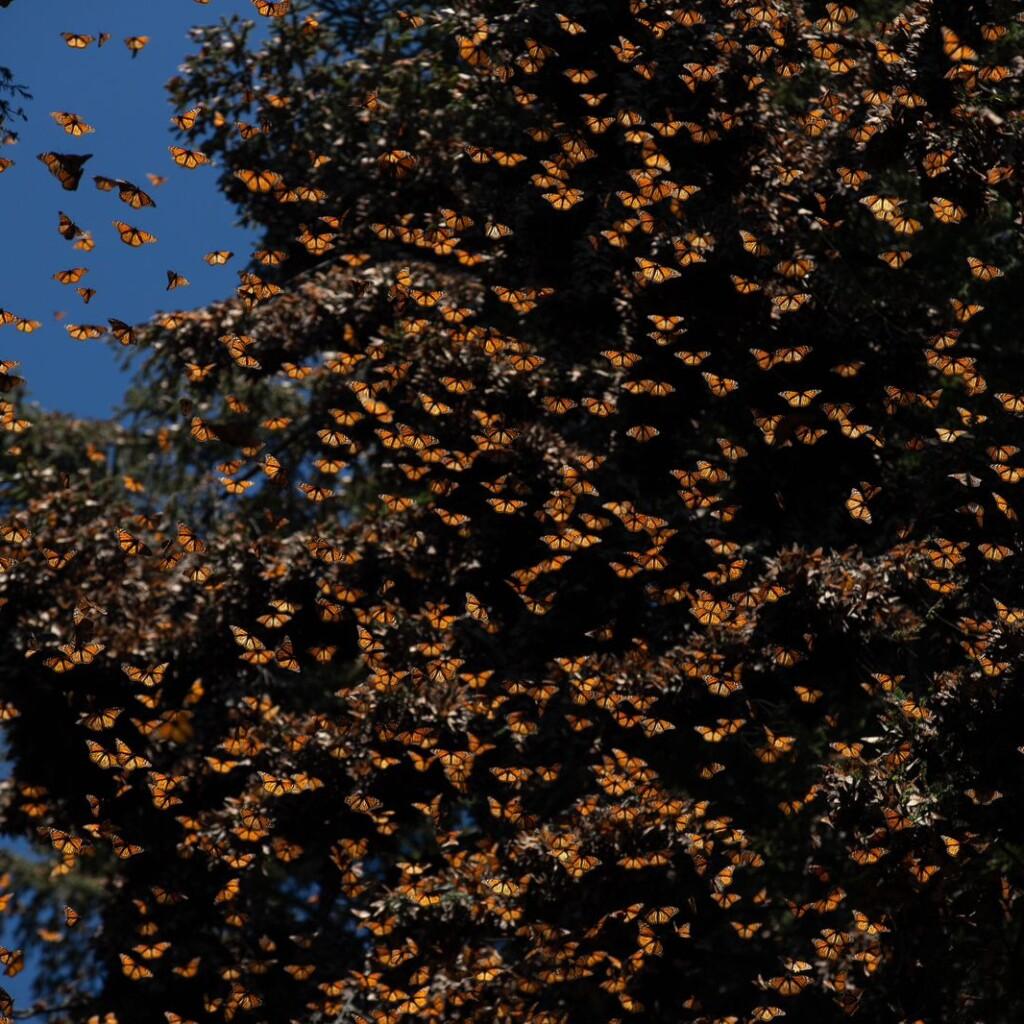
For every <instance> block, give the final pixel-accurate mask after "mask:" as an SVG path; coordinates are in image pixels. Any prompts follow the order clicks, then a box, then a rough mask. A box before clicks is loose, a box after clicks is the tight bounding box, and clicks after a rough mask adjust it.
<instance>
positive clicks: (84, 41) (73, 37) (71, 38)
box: [60, 32, 96, 50]
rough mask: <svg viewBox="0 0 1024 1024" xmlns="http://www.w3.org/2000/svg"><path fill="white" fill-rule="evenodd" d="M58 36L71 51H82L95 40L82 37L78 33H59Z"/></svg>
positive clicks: (86, 36) (91, 37)
mask: <svg viewBox="0 0 1024 1024" xmlns="http://www.w3.org/2000/svg"><path fill="white" fill-rule="evenodd" d="M60 35H61V38H62V39H63V40H64V42H65V43H66V44H67V45H68V46H69V47H70V48H71V49H72V50H84V49H85V48H86V47H87V46H88V45H89V44H90V43H92V42H93V41H94V39H95V38H96V37H95V36H88V35H82V34H80V33H78V32H61V34H60Z"/></svg>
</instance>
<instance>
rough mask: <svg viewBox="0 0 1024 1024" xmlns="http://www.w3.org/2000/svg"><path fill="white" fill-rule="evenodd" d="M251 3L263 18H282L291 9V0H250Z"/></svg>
mask: <svg viewBox="0 0 1024 1024" xmlns="http://www.w3.org/2000/svg"><path fill="white" fill-rule="evenodd" d="M252 5H253V7H255V8H256V12H257V13H258V14H261V15H263V17H264V18H283V17H284V16H285V15H286V14H287V13H288V12H289V11H290V10H291V9H292V0H252Z"/></svg>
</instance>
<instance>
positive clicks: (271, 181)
mask: <svg viewBox="0 0 1024 1024" xmlns="http://www.w3.org/2000/svg"><path fill="white" fill-rule="evenodd" d="M235 177H236V178H238V180H239V181H240V182H241V183H242V184H243V185H245V187H246V188H247V189H248V190H249V191H250V192H262V193H265V192H272V191H274V189H277V188H281V187H282V186H283V185H284V178H282V177H281V175H280V174H278V173H277V172H276V171H253V170H245V169H243V170H238V171H235Z"/></svg>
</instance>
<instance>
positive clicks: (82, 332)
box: [64, 324, 107, 341]
mask: <svg viewBox="0 0 1024 1024" xmlns="http://www.w3.org/2000/svg"><path fill="white" fill-rule="evenodd" d="M64 329H65V330H66V331H67V332H68V334H70V335H71V337H72V338H74V339H75V341H91V340H93V339H94V338H102V337H103V335H104V334H106V333H107V329H106V328H105V327H100V326H99V325H98V324H65V325H64Z"/></svg>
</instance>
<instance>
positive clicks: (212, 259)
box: [203, 249, 235, 267]
mask: <svg viewBox="0 0 1024 1024" xmlns="http://www.w3.org/2000/svg"><path fill="white" fill-rule="evenodd" d="M234 255H235V254H234V253H233V252H231V251H230V250H229V249H217V250H215V251H214V252H208V253H207V254H206V255H205V256H204V257H203V259H204V260H205V261H206V262H207V263H209V264H210V266H211V267H221V266H223V265H224V264H225V263H227V261H228V260H229V259H231V257H232V256H234Z"/></svg>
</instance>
